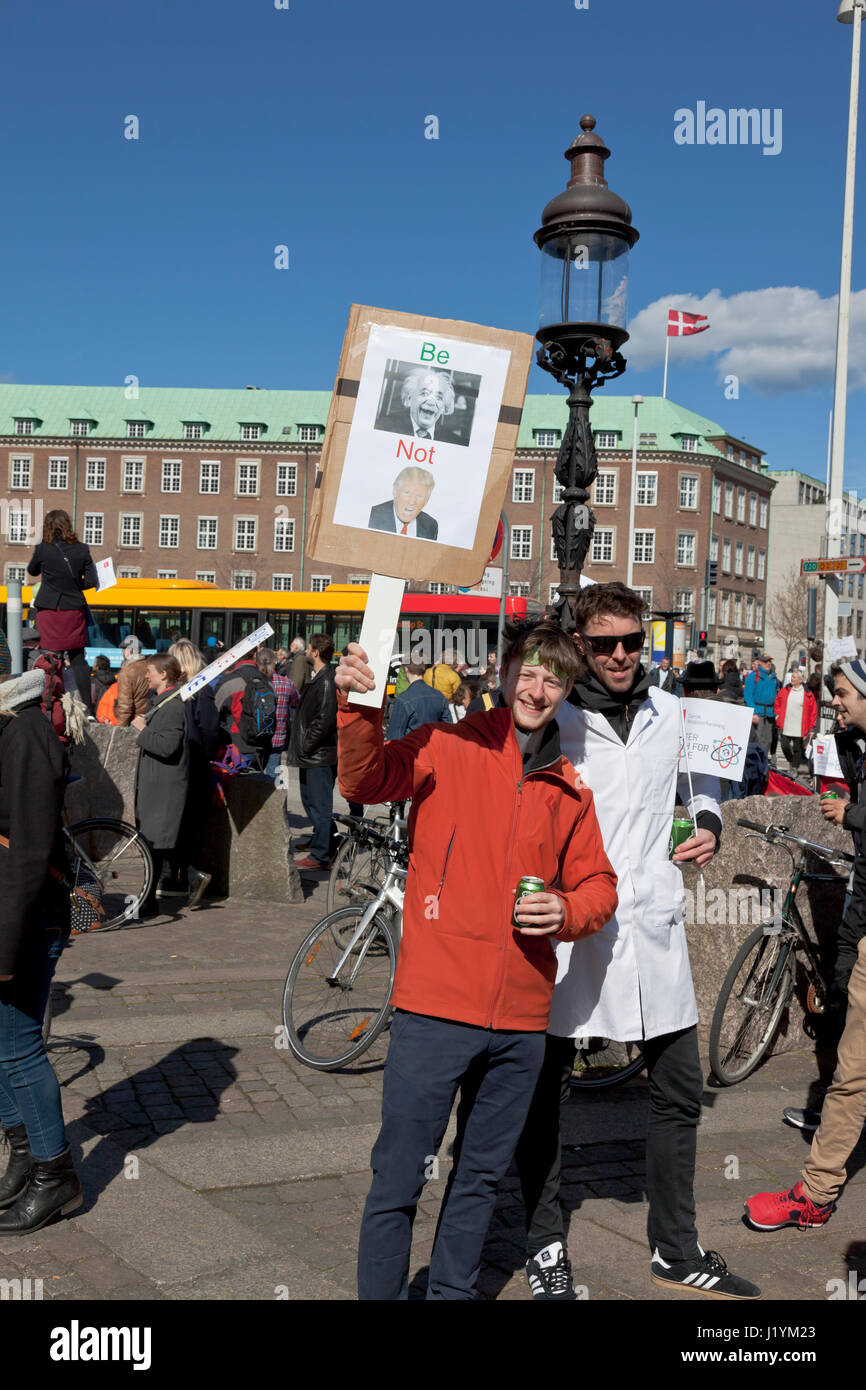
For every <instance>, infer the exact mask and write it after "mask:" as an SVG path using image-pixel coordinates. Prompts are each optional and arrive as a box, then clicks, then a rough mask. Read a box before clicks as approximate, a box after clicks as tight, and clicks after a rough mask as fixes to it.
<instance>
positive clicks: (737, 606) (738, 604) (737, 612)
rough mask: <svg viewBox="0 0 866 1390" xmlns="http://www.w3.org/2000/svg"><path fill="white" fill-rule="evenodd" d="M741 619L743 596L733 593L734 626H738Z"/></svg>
mask: <svg viewBox="0 0 866 1390" xmlns="http://www.w3.org/2000/svg"><path fill="white" fill-rule="evenodd" d="M742 621H743V596H742V594H734V627H740V626H741V624H742Z"/></svg>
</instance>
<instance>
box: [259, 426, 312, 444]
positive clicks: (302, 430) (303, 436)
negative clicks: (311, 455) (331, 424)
mask: <svg viewBox="0 0 866 1390" xmlns="http://www.w3.org/2000/svg"><path fill="white" fill-rule="evenodd" d="M256 438H257V439H258V435H256ZM298 439H299V440H300V441H301V443H302V444H318V442H319V426H318V425H299V426H298Z"/></svg>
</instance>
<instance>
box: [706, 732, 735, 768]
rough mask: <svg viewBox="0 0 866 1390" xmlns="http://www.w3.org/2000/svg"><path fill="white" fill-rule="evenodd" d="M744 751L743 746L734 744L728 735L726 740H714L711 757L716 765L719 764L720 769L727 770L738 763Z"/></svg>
mask: <svg viewBox="0 0 866 1390" xmlns="http://www.w3.org/2000/svg"><path fill="white" fill-rule="evenodd" d="M742 751H743V745H742V744H741V743H734V740H733V739H732V738H731V736H730V734H726V735H725V737H724V738H718V739H715V740H714V742H713V751H712V753H711V754H710V757H711V758H712V760H713V762H714V763H718V764H719V767H724V768H727V767H730V766H731V764H732V763H735V762H736V761H737V758H738V757H739V756H740V754H741V753H742Z"/></svg>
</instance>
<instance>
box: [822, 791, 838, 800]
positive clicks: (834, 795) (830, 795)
mask: <svg viewBox="0 0 866 1390" xmlns="http://www.w3.org/2000/svg"><path fill="white" fill-rule="evenodd" d="M821 800H822V801H838V800H839V793H838V792H822V793H821Z"/></svg>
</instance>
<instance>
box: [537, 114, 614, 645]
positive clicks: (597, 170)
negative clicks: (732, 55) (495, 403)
mask: <svg viewBox="0 0 866 1390" xmlns="http://www.w3.org/2000/svg"><path fill="white" fill-rule="evenodd" d="M580 126H581V130H582V131H583V134H582V135H580V136H578V138H577V139H576V140H575V141H574V143H573V144H572V145H570V146H569V148H568V149H567V150H566V151H565V158H566V159H568V160H570V162H571V178H570V179H569V181H568V185H567V187H566V189H565V192H564V193H560V194H559V195H558V196H557V197H556V198H554V199H553V201H552V202H550V203H548V204H547V207H546V208H545V209H544V212H543V213H542V214H541V226H540V227H539V229H538V231H537V232H536V233H535V242H536V244H537V245H538V246H539V247H540V249H541V312H540V314H539V326H538V332H537V333H536V335H535V336H536V338H537V339H538V341H539V343H540V344H541V346H540V348H539V349H538V354H537V357H536V360H537V362H538V365H539V366H540V367H543V368H544V370H545V371H546V372H550V373H551V375H552V376H554V377H556V380H557V381H558V382H560V384H561V385H563V386H567V387H568V388H569V395H568V406H569V415H568V426H567V428H566V430H565V434H564V436H563V439H562V443H561V445H560V449H559V457H558V458H557V461H556V468H555V470H554V471H555V473H556V478H557V481H558V482H560V483H561V484H562V487H563V495H562V502H561V503H560V505H559V506H558V507H557V509H556V511H555V512H554V513H553V516H552V518H551V523H552V526H553V543H554V545H555V547H556V556H557V560H558V561H559V571H560V584H559V598H558V600H557V602H556V603H555V604H552V605H551V606H550V608H549V609H548V614H549V616H551V617H553V618H555V619H556V620H557V621H558V622H559V623H560V624H561V625H562V627H563V629H564V630H565V631H566V632H573V631H574V600H575V599H576V597H577V594H578V591H579V589H580V572H581V570H582V569H583V566H584V563H585V561H586V556H587V552H588V550H589V543H590V540H591V538H592V532H593V528H594V526H595V517H594V516H593V513H592V512H591V510H590V508H589V506H588V502H589V489H590V487H591V485H592V481H593V479H594V478H595V475H596V471H597V467H598V465H597V461H596V457H595V445H594V443H593V439H592V430H591V429H590V424H589V409H590V406H591V405H592V390H593V388H594V387H595V386H597V385H599V384H600V383H602V384H603V383H604V382H605V381H606V380H608V379H610V378H613V377H617V376H620V375H621V374H622V373H623V372H624V371H625V365H626V364H625V359H624V358H623V357H622V355H621V353H620V348H621V347H622V346H623V344H624V343H625V342H626V340H627V339H628V333H627V332H626V329H625V321H626V299H627V291H628V253H629V251H630V250H631V248H632V246H634V244H635V242H636V241H637V239H638V235H639V233H638V232H637V230H636V229H635V228H634V227H633V226H632V225H631V208H630V207H629V205H628V203H626V202H624V201H623V199H622V198H620V197H618V196H617V194H616V193H613V192H611V190H610V189H609V188H608V186H607V181H606V179H605V177H604V161H605V160H606V159H607V158H608V156H609V155H610V150H609V149H608V148H607V147H606V145H605V143H604V141H603V140H602V139H601V137H600V136H598V135H596V134H595V117H594V116H583V117H582V118H581V122H580Z"/></svg>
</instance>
